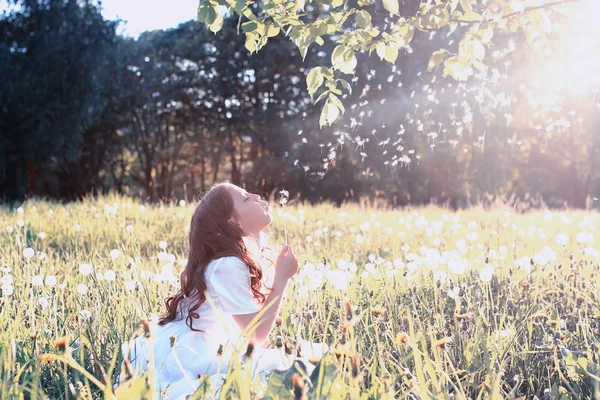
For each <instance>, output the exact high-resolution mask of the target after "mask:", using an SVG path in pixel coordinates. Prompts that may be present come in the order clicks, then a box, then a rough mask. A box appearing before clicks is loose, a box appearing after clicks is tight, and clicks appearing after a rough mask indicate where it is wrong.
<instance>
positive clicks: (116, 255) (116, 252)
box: [110, 249, 121, 260]
mask: <svg viewBox="0 0 600 400" xmlns="http://www.w3.org/2000/svg"><path fill="white" fill-rule="evenodd" d="M120 255H121V253H119V250H117V249H112V250H111V251H110V258H112V259H113V260H116V259H117V258H119V256H120Z"/></svg>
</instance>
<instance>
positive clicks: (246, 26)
mask: <svg viewBox="0 0 600 400" xmlns="http://www.w3.org/2000/svg"><path fill="white" fill-rule="evenodd" d="M256 29H258V23H257V22H255V21H247V22H244V23H243V24H242V31H244V32H245V33H248V32H254V31H255V30H256Z"/></svg>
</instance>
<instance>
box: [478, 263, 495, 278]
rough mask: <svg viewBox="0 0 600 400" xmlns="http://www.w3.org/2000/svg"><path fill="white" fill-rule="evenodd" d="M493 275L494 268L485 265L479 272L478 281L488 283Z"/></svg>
mask: <svg viewBox="0 0 600 400" xmlns="http://www.w3.org/2000/svg"><path fill="white" fill-rule="evenodd" d="M493 275H494V267H493V266H492V265H491V264H486V265H485V267H484V268H483V269H482V270H481V272H479V279H481V281H482V282H490V281H491V280H492V276H493Z"/></svg>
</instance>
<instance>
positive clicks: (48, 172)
mask: <svg viewBox="0 0 600 400" xmlns="http://www.w3.org/2000/svg"><path fill="white" fill-rule="evenodd" d="M12 3H14V4H16V8H14V9H13V10H12V11H10V12H8V11H6V12H4V14H3V15H2V16H1V17H0V77H1V85H0V198H2V199H3V200H7V201H14V200H21V199H23V198H28V197H33V196H35V197H48V198H55V199H62V200H76V199H80V198H82V197H83V196H86V195H87V194H89V193H106V192H109V191H117V192H120V193H126V194H129V195H133V196H141V197H142V198H143V199H144V200H147V201H151V202H154V201H161V200H162V201H169V200H174V199H182V198H186V197H187V198H188V199H191V198H192V196H193V194H196V193H199V192H202V191H204V190H206V189H207V188H208V187H209V186H210V185H211V184H212V183H213V182H215V181H218V180H222V179H229V180H231V181H233V182H234V183H237V184H240V185H243V186H245V187H246V188H247V189H248V190H251V191H256V192H258V193H261V194H263V195H265V196H269V195H272V194H274V193H275V191H276V190H278V189H280V188H282V187H285V188H286V189H287V190H289V191H290V193H291V194H292V196H297V197H298V198H299V199H303V200H307V201H310V202H316V201H322V200H328V201H332V202H335V203H338V204H340V203H342V202H345V201H350V202H352V201H359V199H365V198H368V199H371V200H375V199H380V200H379V201H384V202H386V203H388V204H393V205H405V204H409V203H410V204H426V203H430V202H436V203H442V204H447V205H449V206H451V207H464V206H467V205H469V204H473V203H475V202H477V203H480V202H493V201H496V200H498V199H501V200H502V201H504V202H507V203H510V204H511V205H514V204H516V203H518V202H520V203H521V204H528V205H529V206H531V205H533V206H535V205H538V206H539V205H542V204H545V205H547V206H551V207H564V206H569V207H581V208H584V207H590V206H594V205H595V204H597V202H596V201H595V200H594V198H595V196H596V195H597V194H598V192H599V191H600V171H599V168H598V158H599V156H600V138H599V135H598V134H599V133H600V132H598V131H599V129H600V118H599V117H598V112H597V110H596V107H594V104H593V103H590V102H589V101H588V102H580V101H579V100H578V99H576V98H565V99H563V100H562V101H563V104H562V107H561V110H562V111H557V112H562V113H565V112H566V110H571V109H573V110H576V111H577V117H576V118H574V120H573V121H572V124H571V126H570V128H569V129H563V130H562V131H561V129H560V128H561V126H562V127H563V128H564V126H565V125H564V123H563V124H562V125H561V124H558V123H554V125H553V126H551V128H552V129H546V127H547V121H548V116H547V115H545V116H539V118H538V119H539V120H540V121H542V122H539V121H534V118H533V117H532V116H531V114H529V112H528V109H527V106H526V104H525V101H524V100H523V99H524V97H525V96H524V95H523V94H522V92H521V91H520V90H519V82H518V79H515V78H514V76H512V77H511V76H509V77H504V79H500V80H497V79H496V80H493V79H489V78H486V79H479V80H477V79H473V80H472V82H471V83H468V84H458V83H456V82H454V81H452V80H451V79H444V78H442V77H441V76H440V74H439V71H433V72H431V73H428V72H427V63H428V61H429V58H430V56H431V54H432V52H433V51H435V50H437V49H439V48H440V44H441V43H442V42H443V41H444V42H443V43H446V42H447V40H448V38H447V37H446V36H448V35H445V34H441V33H440V34H439V35H431V34H429V33H423V32H417V34H416V37H415V39H414V43H413V44H412V51H411V52H410V54H409V53H407V52H403V53H401V55H400V57H398V60H397V62H396V65H394V66H391V65H389V63H386V62H384V61H379V59H378V58H377V57H374V56H372V57H367V56H365V57H362V58H360V59H359V65H358V68H357V70H356V74H355V76H354V77H353V79H352V88H353V92H352V95H350V96H347V97H346V98H345V99H344V100H343V101H344V105H345V106H346V109H347V111H346V114H345V115H344V116H343V117H342V118H340V120H339V121H338V122H336V124H334V126H332V127H325V128H323V129H320V128H319V122H318V121H319V114H320V110H321V105H320V104H317V105H314V104H313V101H312V100H311V99H310V97H309V96H308V94H307V91H306V84H305V76H306V73H307V71H308V70H310V68H311V67H312V66H314V65H320V64H326V65H329V60H327V59H326V57H324V53H323V52H322V51H321V50H322V49H323V48H319V47H318V46H313V47H311V49H310V51H309V53H308V55H307V57H306V59H305V60H304V61H303V60H302V57H301V56H300V55H299V53H298V49H297V48H296V47H295V46H294V44H293V43H291V42H290V41H289V40H288V39H287V38H285V37H283V35H279V36H278V37H276V38H272V39H271V40H270V42H269V44H268V45H267V46H266V47H265V48H264V49H262V50H261V51H260V52H259V53H258V54H255V55H250V54H249V52H248V51H247V50H246V49H245V47H244V37H243V35H239V34H238V32H237V25H238V21H237V20H227V21H226V22H225V26H224V27H223V29H222V31H220V32H219V33H218V35H214V34H213V33H211V32H210V31H208V30H207V29H206V27H204V26H203V25H201V24H200V23H198V22H196V21H194V20H192V19H191V20H190V21H189V22H186V23H183V24H181V25H179V26H178V27H177V28H173V29H169V30H158V31H151V32H145V33H143V34H142V35H141V36H140V37H139V38H137V39H132V38H126V37H122V36H120V35H118V34H117V33H116V32H117V27H118V22H116V21H107V20H105V19H104V18H103V17H102V15H101V14H100V12H99V9H98V5H97V4H96V3H94V2H91V1H67V0H40V1H32V0H23V1H13V2H12ZM418 3H419V1H408V0H407V1H404V2H401V4H402V6H401V8H402V9H401V14H402V15H411V14H414V13H415V12H416V7H417V5H418ZM373 7H376V5H373ZM320 12H322V10H319V9H310V12H309V16H308V18H316V16H318V14H319V13H320ZM381 14H384V13H381ZM372 15H374V24H376V23H377V21H375V19H376V18H377V15H378V13H377V10H374V12H372ZM193 17H194V16H190V18H193ZM458 31H459V32H456V33H455V35H459V34H460V29H459V30H458ZM450 39H451V37H450ZM509 40H514V41H516V42H517V44H520V42H519V40H520V38H519V36H518V35H516V36H515V37H510V38H509V37H505V38H504V37H501V36H498V37H497V38H495V42H496V43H497V46H499V48H500V47H502V46H505V45H506V43H508V41H509ZM323 46H324V47H326V48H331V47H332V46H333V44H332V43H330V42H326V43H325V44H324V45H323ZM520 48H521V47H520V46H517V50H515V51H513V52H511V53H510V54H507V55H506V56H505V58H503V59H501V60H498V61H497V62H498V64H499V65H500V67H499V69H504V67H502V64H503V63H504V65H506V64H505V62H506V58H507V57H508V58H510V59H511V60H512V61H513V64H512V65H519V63H522V64H523V65H525V63H526V62H527V49H526V47H523V50H519V49H520ZM492 50H493V49H490V52H491V51H492ZM494 62H495V61H494V60H491V61H490V67H491V68H492V69H493V68H494ZM490 74H491V73H490ZM488 76H490V75H488ZM500 92H502V93H509V94H510V96H512V101H511V102H510V103H511V104H510V110H512V111H507V109H506V105H504V106H503V105H502V104H498V101H497V100H498V96H497V95H498V93H500ZM482 96H483V97H484V98H483V99H482ZM494 99H495V100H494ZM590 104H591V106H590ZM458 109H460V114H458ZM507 112H510V113H512V114H511V115H510V117H508V118H510V119H511V123H510V124H507ZM466 114H468V117H467V118H465V115H466ZM513 114H514V115H513ZM572 116H573V114H572ZM568 118H569V117H568V114H567V119H568ZM579 118H582V119H579ZM558 120H559V116H558V115H555V116H554V121H558ZM563 122H564V121H563ZM540 124H542V125H540ZM457 132H458V135H457Z"/></svg>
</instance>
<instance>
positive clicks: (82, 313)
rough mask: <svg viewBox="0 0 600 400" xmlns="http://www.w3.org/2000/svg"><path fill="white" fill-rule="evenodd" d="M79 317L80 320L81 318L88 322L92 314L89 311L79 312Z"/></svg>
mask: <svg viewBox="0 0 600 400" xmlns="http://www.w3.org/2000/svg"><path fill="white" fill-rule="evenodd" d="M79 315H81V318H83V319H84V320H85V321H89V320H90V318H91V316H92V313H91V311H90V310H81V311H80V312H79Z"/></svg>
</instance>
